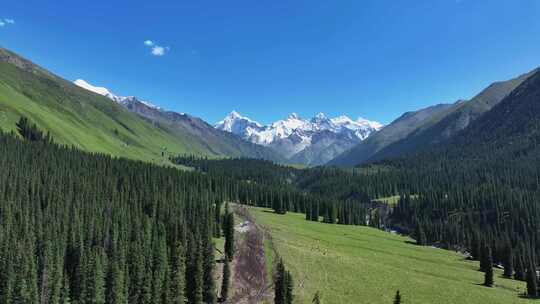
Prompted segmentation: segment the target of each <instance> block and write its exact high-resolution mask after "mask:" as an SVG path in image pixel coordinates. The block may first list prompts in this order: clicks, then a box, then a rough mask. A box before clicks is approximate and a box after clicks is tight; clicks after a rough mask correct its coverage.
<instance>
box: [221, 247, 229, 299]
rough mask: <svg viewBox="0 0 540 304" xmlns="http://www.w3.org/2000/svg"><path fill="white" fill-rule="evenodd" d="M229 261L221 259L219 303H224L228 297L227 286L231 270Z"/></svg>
mask: <svg viewBox="0 0 540 304" xmlns="http://www.w3.org/2000/svg"><path fill="white" fill-rule="evenodd" d="M230 267H231V266H230V263H229V259H228V258H227V257H225V258H224V259H223V278H222V281H221V297H220V301H221V302H225V301H227V299H228V297H229V285H230V280H231V269H230Z"/></svg>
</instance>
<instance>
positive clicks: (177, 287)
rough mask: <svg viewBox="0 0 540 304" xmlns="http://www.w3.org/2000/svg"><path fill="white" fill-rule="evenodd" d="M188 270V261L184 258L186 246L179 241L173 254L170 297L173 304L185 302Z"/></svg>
mask: <svg viewBox="0 0 540 304" xmlns="http://www.w3.org/2000/svg"><path fill="white" fill-rule="evenodd" d="M185 272H186V261H185V258H184V247H183V246H182V243H181V242H179V241H177V242H176V245H175V246H174V247H173V249H172V255H171V271H170V275H171V280H170V287H169V288H170V292H169V294H170V297H171V301H170V303H171V304H184V288H185V286H186V284H185V282H186V280H185Z"/></svg>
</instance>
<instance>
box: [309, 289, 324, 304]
mask: <svg viewBox="0 0 540 304" xmlns="http://www.w3.org/2000/svg"><path fill="white" fill-rule="evenodd" d="M311 303H312V304H322V300H321V294H320V293H319V292H318V291H317V292H316V293H315V295H314V296H313V300H311Z"/></svg>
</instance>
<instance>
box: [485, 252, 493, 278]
mask: <svg viewBox="0 0 540 304" xmlns="http://www.w3.org/2000/svg"><path fill="white" fill-rule="evenodd" d="M484 259H485V261H484V271H485V273H484V286H487V287H492V286H493V258H492V256H491V248H489V247H487V246H486V249H485V252H484Z"/></svg>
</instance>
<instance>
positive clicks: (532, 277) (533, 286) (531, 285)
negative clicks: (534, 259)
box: [527, 263, 538, 298]
mask: <svg viewBox="0 0 540 304" xmlns="http://www.w3.org/2000/svg"><path fill="white" fill-rule="evenodd" d="M537 281H538V278H537V276H536V268H535V267H534V264H533V263H530V265H529V267H528V268H527V295H528V296H529V297H531V298H536V297H538V283H537Z"/></svg>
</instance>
